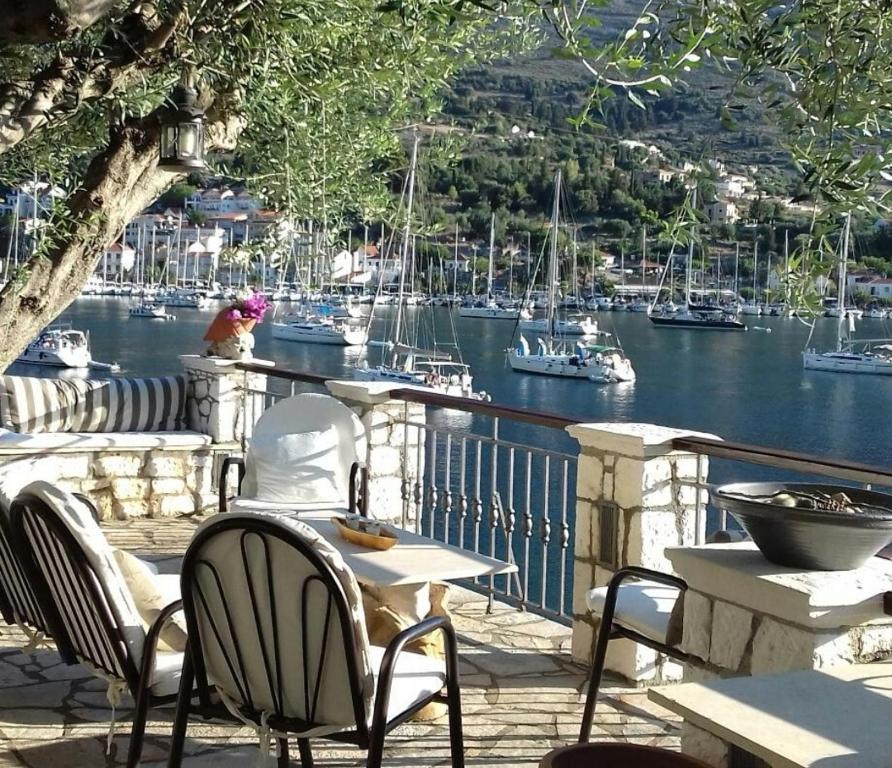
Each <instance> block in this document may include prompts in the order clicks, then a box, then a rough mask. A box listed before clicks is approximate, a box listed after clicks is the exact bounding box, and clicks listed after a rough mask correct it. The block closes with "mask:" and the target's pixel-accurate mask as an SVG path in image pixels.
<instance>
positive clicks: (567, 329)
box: [518, 310, 598, 336]
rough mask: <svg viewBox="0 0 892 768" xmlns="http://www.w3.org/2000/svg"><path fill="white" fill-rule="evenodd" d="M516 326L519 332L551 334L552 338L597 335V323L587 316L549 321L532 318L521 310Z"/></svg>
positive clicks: (554, 318)
mask: <svg viewBox="0 0 892 768" xmlns="http://www.w3.org/2000/svg"><path fill="white" fill-rule="evenodd" d="M518 325H519V327H520V330H521V331H527V332H528V333H536V334H545V333H549V332H551V333H552V334H553V335H554V336H597V335H598V323H597V322H595V321H594V320H592V319H591V317H589V316H588V315H586V316H583V317H578V318H573V317H568V318H567V319H566V320H560V319H558V318H556V317H553V318H552V319H551V321H549V320H548V319H547V318H544V317H543V318H538V319H536V318H533V317H531V316H530V313H529V311H528V310H522V311H521V313H520V322H519V323H518Z"/></svg>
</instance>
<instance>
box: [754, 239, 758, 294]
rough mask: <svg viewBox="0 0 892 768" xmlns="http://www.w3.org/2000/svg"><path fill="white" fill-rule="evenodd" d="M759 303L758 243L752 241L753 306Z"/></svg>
mask: <svg viewBox="0 0 892 768" xmlns="http://www.w3.org/2000/svg"><path fill="white" fill-rule="evenodd" d="M758 303H759V241H758V240H753V304H758Z"/></svg>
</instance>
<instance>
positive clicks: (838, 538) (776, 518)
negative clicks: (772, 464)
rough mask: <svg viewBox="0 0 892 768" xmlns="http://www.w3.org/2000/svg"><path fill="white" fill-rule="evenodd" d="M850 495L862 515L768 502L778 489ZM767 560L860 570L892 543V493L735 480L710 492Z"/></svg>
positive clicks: (814, 568)
mask: <svg viewBox="0 0 892 768" xmlns="http://www.w3.org/2000/svg"><path fill="white" fill-rule="evenodd" d="M785 492H788V493H793V494H795V493H805V494H814V493H825V494H829V495H833V494H836V493H845V494H846V496H848V497H849V499H850V500H851V502H852V504H853V505H855V506H860V507H868V509H864V511H862V512H860V513H850V512H830V511H824V510H816V509H803V508H801V507H786V506H782V505H780V504H774V503H772V502H771V501H768V500H766V497H770V496H773V495H774V494H778V493H785ZM710 494H711V496H712V501H713V504H715V505H716V507H718V508H719V509H721V510H723V511H726V512H730V513H731V514H732V515H733V516H734V517H735V518H736V519H737V521H738V522H739V523H740V525H741V526H743V529H744V530H745V531H746V532H747V533H748V534H749V535H750V536H751V537H752V539H753V541H754V542H755V544H756V546H757V547H758V548H759V550H760V551H761V552H762V554H763V555H765V557H766V559H768V560H770V561H771V562H772V563H776V564H777V565H783V566H786V567H788V568H802V569H805V570H810V571H848V570H851V569H853V568H860V567H861V566H862V565H864V563H865V562H867V560H869V559H870V558H871V557H873V556H874V555H875V554H876V553H877V552H879V551H880V550H881V549H882V548H883V547H885V546H886V545H888V544H889V543H890V542H892V496H890V495H889V494H885V493H877V492H876V491H866V490H863V489H861V488H853V487H851V486H847V485H820V484H811V483H732V484H730V485H722V486H719V487H718V488H713V489H711V491H710Z"/></svg>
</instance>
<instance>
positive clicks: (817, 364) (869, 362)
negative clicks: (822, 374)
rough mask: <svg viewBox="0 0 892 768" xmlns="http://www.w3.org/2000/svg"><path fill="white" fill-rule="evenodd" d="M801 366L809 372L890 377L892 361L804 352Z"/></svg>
mask: <svg viewBox="0 0 892 768" xmlns="http://www.w3.org/2000/svg"><path fill="white" fill-rule="evenodd" d="M802 365H803V367H804V368H805V369H806V370H809V371H830V372H832V373H860V374H871V375H874V376H892V360H887V359H884V358H881V357H877V356H876V355H862V354H856V353H846V352H823V353H821V352H805V353H803V355H802Z"/></svg>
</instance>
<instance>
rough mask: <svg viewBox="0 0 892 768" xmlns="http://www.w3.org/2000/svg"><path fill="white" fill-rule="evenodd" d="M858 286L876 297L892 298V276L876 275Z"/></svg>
mask: <svg viewBox="0 0 892 768" xmlns="http://www.w3.org/2000/svg"><path fill="white" fill-rule="evenodd" d="M858 287H859V288H861V289H863V290H866V291H867V292H868V293H869V294H870V295H871V296H873V297H874V298H876V299H892V278H889V277H875V278H874V279H873V280H871V281H869V282H866V283H859V284H858Z"/></svg>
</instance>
